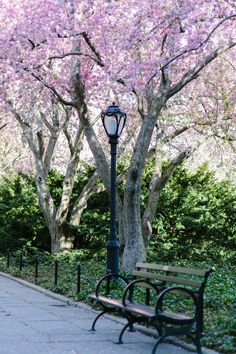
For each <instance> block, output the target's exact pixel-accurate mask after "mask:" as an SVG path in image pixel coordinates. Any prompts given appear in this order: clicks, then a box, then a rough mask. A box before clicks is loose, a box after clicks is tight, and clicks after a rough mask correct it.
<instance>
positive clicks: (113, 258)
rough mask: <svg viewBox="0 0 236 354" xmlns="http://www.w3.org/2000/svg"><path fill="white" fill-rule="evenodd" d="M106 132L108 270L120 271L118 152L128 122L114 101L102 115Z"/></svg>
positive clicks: (115, 272)
mask: <svg viewBox="0 0 236 354" xmlns="http://www.w3.org/2000/svg"><path fill="white" fill-rule="evenodd" d="M101 118H102V123H103V126H104V129H105V132H106V134H107V136H108V138H109V144H110V145H111V150H110V153H111V179H110V181H111V183H110V234H109V239H108V242H107V270H108V271H110V272H111V273H113V274H118V273H119V247H120V244H119V241H118V238H117V223H116V154H117V144H118V138H119V136H120V135H121V133H122V130H123V128H124V126H125V122H126V113H124V112H122V111H121V110H120V109H119V107H118V106H116V105H115V103H113V105H112V106H109V107H108V108H107V110H106V111H105V112H103V113H102V115H101Z"/></svg>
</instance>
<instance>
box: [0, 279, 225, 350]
mask: <svg viewBox="0 0 236 354" xmlns="http://www.w3.org/2000/svg"><path fill="white" fill-rule="evenodd" d="M0 275H1V276H3V277H6V278H8V279H11V280H13V281H15V282H17V283H19V284H21V285H24V286H26V287H28V288H30V289H33V290H35V291H38V292H40V293H42V294H44V295H46V296H48V297H51V298H53V299H55V300H59V301H61V302H63V303H66V304H67V305H70V306H74V307H78V308H82V309H84V310H86V311H90V312H92V313H94V314H97V311H96V310H94V309H93V308H91V307H90V306H89V305H87V304H85V303H83V302H76V301H73V300H71V299H70V298H68V297H66V296H64V295H60V294H57V293H54V292H53V291H51V290H48V289H45V288H42V287H41V286H39V285H36V284H33V283H30V282H28V281H27V280H24V279H21V278H17V277H13V276H12V275H10V274H8V273H5V272H0ZM104 317H105V318H108V319H110V320H111V321H113V322H116V323H120V324H125V323H126V321H125V320H124V319H123V318H121V317H119V316H111V315H104ZM135 328H136V329H137V330H138V331H139V332H141V333H143V334H146V335H148V336H152V337H157V335H156V331H154V330H152V329H150V328H146V327H143V326H141V325H136V326H135ZM167 341H168V342H169V343H171V344H174V345H176V346H179V347H181V348H183V349H186V350H188V351H190V352H196V350H195V346H194V345H191V344H188V343H185V342H184V341H182V340H179V339H178V338H176V337H169V339H168V340H167ZM202 351H203V354H220V353H219V352H216V351H215V350H212V349H208V348H205V347H202Z"/></svg>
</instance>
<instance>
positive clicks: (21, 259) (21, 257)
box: [20, 252, 23, 271]
mask: <svg viewBox="0 0 236 354" xmlns="http://www.w3.org/2000/svg"><path fill="white" fill-rule="evenodd" d="M22 268H23V254H22V252H21V253H20V271H22Z"/></svg>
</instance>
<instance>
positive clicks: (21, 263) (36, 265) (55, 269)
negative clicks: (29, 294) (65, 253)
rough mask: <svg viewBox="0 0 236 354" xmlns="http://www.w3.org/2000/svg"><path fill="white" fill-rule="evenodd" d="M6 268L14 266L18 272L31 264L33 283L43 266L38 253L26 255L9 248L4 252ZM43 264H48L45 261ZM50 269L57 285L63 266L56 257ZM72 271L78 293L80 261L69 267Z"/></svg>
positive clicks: (36, 281)
mask: <svg viewBox="0 0 236 354" xmlns="http://www.w3.org/2000/svg"><path fill="white" fill-rule="evenodd" d="M5 264H6V268H7V269H9V268H10V267H11V266H14V267H15V268H16V269H18V270H19V271H20V272H22V271H23V270H24V269H25V268H26V267H27V266H29V265H30V266H31V270H32V274H31V275H32V276H33V278H34V281H35V283H38V281H39V279H40V276H41V269H42V267H43V266H44V263H43V260H42V259H41V257H40V256H39V255H38V254H35V255H28V254H26V255H25V254H24V252H16V253H13V252H11V251H10V250H8V251H7V254H6V263H5ZM45 266H48V263H47V262H46V264H45ZM49 266H50V268H51V269H50V270H51V273H52V276H53V279H54V285H55V286H57V285H58V283H59V282H60V278H61V279H62V281H63V277H62V273H63V267H62V265H61V263H60V261H59V260H58V259H53V260H52V261H51V263H50V265H49ZM71 271H72V272H74V279H76V284H75V286H76V292H77V293H78V294H79V293H80V291H81V265H80V262H77V263H76V262H75V264H74V266H72V269H71Z"/></svg>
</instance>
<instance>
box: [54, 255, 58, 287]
mask: <svg viewBox="0 0 236 354" xmlns="http://www.w3.org/2000/svg"><path fill="white" fill-rule="evenodd" d="M54 271H55V272H54V284H55V285H57V280H58V260H57V259H56V260H55V267H54Z"/></svg>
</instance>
